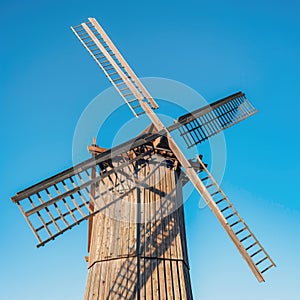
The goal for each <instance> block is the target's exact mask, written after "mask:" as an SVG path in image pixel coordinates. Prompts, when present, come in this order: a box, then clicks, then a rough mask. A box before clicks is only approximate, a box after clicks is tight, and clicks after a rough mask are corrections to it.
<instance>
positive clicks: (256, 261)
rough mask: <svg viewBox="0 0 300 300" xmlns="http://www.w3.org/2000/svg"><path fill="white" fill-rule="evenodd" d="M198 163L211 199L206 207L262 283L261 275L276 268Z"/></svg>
mask: <svg viewBox="0 0 300 300" xmlns="http://www.w3.org/2000/svg"><path fill="white" fill-rule="evenodd" d="M198 162H199V164H200V168H199V169H200V170H201V172H199V176H200V179H201V181H202V182H203V183H204V184H205V188H206V190H207V191H208V192H209V195H210V199H211V200H210V202H209V203H208V205H209V206H210V207H213V210H214V211H215V214H217V215H218V219H219V221H220V223H221V224H222V226H223V227H224V229H225V231H226V232H227V233H228V235H229V236H230V238H231V240H232V241H233V243H234V244H235V245H236V247H237V249H238V250H239V252H240V253H241V255H242V256H243V258H244V259H245V261H246V262H247V264H248V265H249V267H250V269H251V270H252V272H253V273H254V275H255V276H256V278H257V279H258V281H259V282H262V281H264V278H263V275H262V274H263V273H264V272H266V271H267V270H269V269H270V268H272V267H275V266H276V265H275V263H274V261H273V260H272V259H271V257H270V256H269V255H268V253H267V252H266V251H265V249H264V248H263V246H262V245H261V244H260V242H259V241H258V239H257V238H256V237H255V236H254V234H253V233H252V231H251V230H250V228H249V226H248V225H247V224H246V223H245V221H244V220H243V219H242V217H241V216H240V214H239V213H238V212H237V210H236V209H235V208H234V206H233V204H232V203H231V202H230V200H229V199H228V198H227V196H226V195H225V193H224V192H223V191H222V189H221V187H220V186H219V185H218V183H217V182H216V180H215V179H214V178H213V176H212V175H211V173H210V172H209V171H208V170H207V168H206V165H205V164H204V163H203V162H202V160H201V158H200V157H198Z"/></svg>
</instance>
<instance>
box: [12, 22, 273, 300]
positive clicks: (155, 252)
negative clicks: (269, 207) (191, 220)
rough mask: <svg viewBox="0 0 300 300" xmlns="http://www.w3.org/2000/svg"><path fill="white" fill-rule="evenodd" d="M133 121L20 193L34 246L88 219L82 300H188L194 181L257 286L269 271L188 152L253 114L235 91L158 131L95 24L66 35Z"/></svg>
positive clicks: (152, 104) (143, 93)
mask: <svg viewBox="0 0 300 300" xmlns="http://www.w3.org/2000/svg"><path fill="white" fill-rule="evenodd" d="M71 28H72V30H73V32H74V33H75V35H76V36H77V37H78V39H79V40H80V42H81V43H82V44H83V45H84V47H85V48H86V49H87V50H88V52H89V53H90V54H91V56H92V57H93V59H94V60H95V61H96V63H97V64H98V65H99V67H100V68H101V69H102V71H103V72H104V73H105V75H106V76H107V77H108V79H109V80H110V82H111V83H112V85H113V86H114V87H115V89H116V90H117V92H118V93H119V95H120V96H121V97H122V99H123V100H124V101H125V103H126V104H127V105H128V107H129V108H130V110H131V111H132V112H133V114H134V115H135V116H136V117H138V116H140V115H142V114H145V115H146V116H147V117H148V118H149V120H150V121H151V124H150V125H149V127H148V128H147V129H146V130H145V131H144V132H143V133H142V134H140V135H138V136H137V137H135V138H133V139H132V140H129V141H127V142H125V143H123V144H121V145H118V146H116V147H114V148H112V149H104V148H100V147H99V146H97V145H96V141H94V143H93V145H91V146H89V151H90V152H91V153H92V158H90V159H88V160H86V161H84V162H82V163H80V164H78V165H75V166H73V167H71V168H69V169H67V170H65V171H63V172H60V173H58V174H57V175H54V176H52V177H50V178H48V179H46V180H43V181H42V182H40V183H38V184H36V185H34V186H32V187H29V188H27V189H25V190H22V191H20V192H18V193H17V194H16V195H15V196H14V197H12V201H13V202H15V203H16V204H17V205H18V207H19V208H20V210H21V212H22V214H23V215H24V217H25V219H26V221H27V222H28V224H29V226H30V228H31V229H32V231H33V233H34V234H35V236H36V238H37V239H38V242H39V243H38V247H40V246H44V245H45V244H46V243H48V242H49V241H51V240H54V239H55V238H56V237H58V236H60V235H62V234H63V233H65V232H66V231H68V230H69V229H72V228H73V227H75V226H76V225H79V224H80V223H81V222H83V221H85V220H89V226H88V228H89V234H88V250H89V256H88V257H87V261H88V280H87V287H86V293H85V300H104V299H105V300H110V299H112V300H115V299H123V300H125V299H137V300H139V299H145V300H150V299H151V300H163V299H170V300H172V299H174V300H182V299H188V300H190V299H192V298H193V297H192V290H191V283H190V274H189V262H188V255H187V246H186V235H185V222H184V209H183V205H182V204H183V196H182V188H183V185H184V184H185V183H186V182H188V181H189V182H191V183H192V184H193V186H194V188H195V189H196V190H197V191H198V193H199V195H200V196H201V197H202V198H203V200H204V201H205V202H206V204H207V206H208V207H209V208H210V209H211V211H212V212H213V214H214V215H215V217H216V218H217V220H218V221H219V223H220V225H221V226H222V227H223V229H224V230H225V232H226V233H227V234H228V236H229V237H230V239H231V241H232V242H233V243H234V245H235V246H236V248H237V250H238V252H239V253H240V254H241V256H242V257H243V259H244V260H245V262H246V263H247V265H248V266H249V268H250V270H251V271H252V273H253V274H254V276H255V277H256V278H257V280H258V281H259V282H262V281H264V277H263V273H264V272H266V271H267V270H269V269H270V268H272V267H275V266H276V265H275V263H274V262H273V260H272V259H271V257H270V256H269V255H268V253H267V252H266V251H265V249H264V248H263V246H262V245H261V243H260V242H259V241H258V239H257V238H256V237H255V235H254V234H253V233H252V231H251V230H250V228H249V226H248V225H247V224H246V223H245V221H244V219H243V218H242V217H241V216H240V214H239V213H238V211H237V210H236V209H235V207H234V206H233V204H232V203H231V201H230V200H229V199H228V197H227V196H226V194H225V193H224V191H223V190H222V189H221V187H220V186H219V184H218V183H217V182H216V180H215V179H214V177H213V175H212V174H211V173H210V172H209V170H208V169H207V165H206V164H204V163H203V160H202V155H201V154H200V155H199V156H198V157H197V158H190V159H189V158H187V157H186V156H185V155H184V154H183V152H182V149H181V148H180V147H179V146H178V145H177V143H176V142H175V140H174V138H173V136H172V133H173V132H176V131H177V132H178V133H179V134H180V136H181V137H182V138H183V140H184V142H185V144H186V146H187V148H190V147H193V146H197V145H199V144H200V143H202V142H205V141H206V140H208V139H209V138H210V137H211V136H214V135H216V134H218V133H219V132H221V131H223V130H225V129H227V128H229V127H231V126H233V125H235V124H237V123H239V122H241V121H242V120H245V119H247V118H248V117H250V116H252V115H254V114H255V113H256V112H257V111H256V109H255V108H254V106H253V105H252V104H251V103H250V101H249V100H248V99H247V98H246V95H245V94H244V93H242V92H238V93H235V94H232V95H230V96H228V97H225V98H223V99H220V100H218V101H215V102H213V103H212V104H210V105H207V106H205V107H201V108H199V109H197V110H195V111H192V112H189V113H187V114H185V115H183V116H180V117H179V118H178V119H177V120H174V123H173V124H172V125H170V126H165V125H164V124H163V123H162V122H161V120H160V119H159V117H158V116H157V115H156V113H155V110H156V109H158V104H157V103H156V101H155V100H154V99H153V98H152V96H151V95H150V93H149V92H148V90H147V89H146V88H145V87H144V85H143V84H142V83H141V81H140V80H139V78H138V77H137V76H136V74H135V73H134V72H133V71H132V69H131V68H130V67H129V65H128V63H127V62H126V61H125V59H124V58H123V56H122V55H121V54H120V52H119V51H118V49H117V48H116V46H115V45H114V44H113V43H112V41H111V40H110V38H109V37H108V36H107V34H106V33H105V31H104V30H103V28H102V27H101V26H100V24H99V23H98V22H97V21H96V20H95V19H93V18H89V20H88V22H85V23H82V24H80V25H78V26H74V27H71Z"/></svg>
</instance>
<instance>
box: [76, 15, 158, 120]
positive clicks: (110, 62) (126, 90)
mask: <svg viewBox="0 0 300 300" xmlns="http://www.w3.org/2000/svg"><path fill="white" fill-rule="evenodd" d="M71 29H72V30H73V32H74V33H75V35H76V36H77V38H78V39H79V40H80V42H81V43H82V44H83V46H84V47H85V48H86V49H87V51H88V52H89V53H90V54H91V56H92V57H93V59H94V60H95V61H96V63H97V64H98V65H99V67H100V68H101V69H102V71H103V72H104V74H105V75H106V76H107V78H108V79H109V80H110V82H111V83H112V85H113V86H114V87H115V89H116V90H117V92H118V93H119V94H120V96H121V97H122V99H123V100H124V101H125V103H126V104H127V105H128V106H129V108H130V110H131V111H132V112H133V114H134V115H135V116H136V117H138V116H139V115H141V114H144V113H145V112H144V110H143V109H142V108H141V106H140V104H139V102H140V101H146V102H147V103H149V105H150V106H151V107H152V108H153V109H156V108H158V105H157V103H156V102H155V100H154V99H153V98H152V96H151V95H150V93H149V92H148V91H147V89H146V88H145V87H144V85H143V84H142V83H141V81H140V80H139V78H138V77H137V76H136V75H135V73H134V72H133V70H132V69H131V68H130V66H129V65H128V64H127V62H126V61H125V59H124V58H123V56H122V55H121V53H120V52H119V50H118V49H117V48H116V47H115V45H114V44H113V43H112V41H111V40H110V38H109V37H108V35H107V34H106V32H105V31H104V30H103V28H102V27H101V25H100V24H99V23H98V22H97V21H96V19H94V18H89V21H88V22H85V23H82V24H80V25H78V26H73V27H71Z"/></svg>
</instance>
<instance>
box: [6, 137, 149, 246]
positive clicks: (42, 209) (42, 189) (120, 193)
mask: <svg viewBox="0 0 300 300" xmlns="http://www.w3.org/2000/svg"><path fill="white" fill-rule="evenodd" d="M131 143H132V141H131ZM129 145H130V142H128V143H126V144H124V145H122V146H121V147H116V148H115V149H113V150H112V151H106V152H104V153H101V154H99V155H97V156H96V157H95V158H91V159H89V160H87V161H85V162H83V163H80V164H78V165H76V166H75V167H74V168H70V169H67V170H65V171H63V172H61V173H59V174H57V175H55V176H53V177H50V178H48V179H46V180H44V181H42V182H40V183H38V184H36V185H34V186H32V187H30V188H27V189H25V190H23V191H21V192H19V193H17V194H16V196H14V197H12V201H13V202H15V203H17V204H18V206H19V208H20V210H21V211H22V213H23V215H24V217H25V219H26V220H27V223H28V224H29V226H30V228H31V229H32V231H33V232H34V234H35V236H36V238H37V239H38V241H39V244H38V247H40V246H44V245H45V244H46V243H47V242H49V241H51V240H54V239H55V238H56V237H57V236H59V235H61V234H63V233H64V232H65V231H67V230H69V229H71V228H73V227H74V226H75V225H78V224H80V223H81V222H82V221H84V220H87V219H88V218H90V217H91V216H93V215H95V214H96V213H98V212H99V211H102V210H105V209H106V208H108V207H109V206H110V205H112V204H113V202H114V201H118V200H119V199H121V198H122V197H124V196H125V195H126V194H127V193H129V192H131V191H132V189H134V188H135V187H136V182H135V181H134V179H133V178H132V175H133V174H134V163H135V162H136V161H138V160H139V159H142V158H143V159H150V158H151V155H153V147H151V146H149V142H148V140H144V139H141V140H139V141H137V142H136V143H134V144H133V145H132V147H131V148H129V147H128V146H129ZM131 151H133V152H134V151H135V152H136V153H137V151H138V152H139V154H138V155H136V156H135V157H132V153H130V152H131ZM112 156H113V159H111V157H112ZM93 173H94V176H92V174H93ZM108 182H113V186H114V187H115V188H114V189H112V188H110V189H107V188H106V186H107V183H108ZM92 186H95V187H97V190H101V193H100V194H99V193H97V194H96V196H95V198H93V196H92V194H91V192H90V191H91V187H92ZM90 202H92V204H93V205H92V206H93V207H94V209H91V206H90ZM99 202H101V205H100V204H99Z"/></svg>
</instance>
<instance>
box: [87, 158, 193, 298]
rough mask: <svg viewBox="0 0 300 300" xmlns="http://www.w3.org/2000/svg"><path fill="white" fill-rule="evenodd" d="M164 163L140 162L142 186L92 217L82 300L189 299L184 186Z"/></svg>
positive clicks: (108, 182) (137, 178)
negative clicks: (86, 272)
mask: <svg viewBox="0 0 300 300" xmlns="http://www.w3.org/2000/svg"><path fill="white" fill-rule="evenodd" d="M162 159H163V158H162V157H161V156H159V157H158V160H153V161H152V160H151V161H148V163H147V162H146V163H144V164H143V162H141V164H139V165H138V166H137V167H138V168H139V170H138V171H137V176H136V178H135V179H132V180H139V181H140V182H141V181H142V184H141V185H138V186H137V188H136V189H134V190H133V191H132V192H131V193H129V194H128V195H127V196H126V197H125V198H124V199H122V200H119V201H116V202H115V204H114V205H111V206H109V208H108V209H107V210H106V211H105V212H103V213H99V214H97V215H96V216H95V217H94V218H93V229H92V239H91V248H90V256H89V263H88V279H87V286H86V293H85V300H100V299H101V300H104V299H105V300H107V299H123V300H125V299H176V300H177V299H178V300H181V299H192V291H191V285H190V274H189V265H188V257H187V246H186V236H185V224H184V210H183V206H182V201H183V200H182V185H181V183H180V180H179V179H178V176H179V173H178V172H179V171H178V170H176V166H175V167H174V166H173V163H174V159H173V160H172V159H169V158H167V160H164V161H163V162H160V163H158V161H160V160H162ZM126 180H127V181H126V183H127V184H128V182H130V180H129V179H126ZM113 182H114V178H110V179H109V178H108V179H107V181H106V184H107V185H112V184H113ZM131 184H132V182H131ZM98 188H99V189H100V191H101V187H98ZM123 188H125V189H126V186H124V187H123ZM118 189H119V191H117V192H116V193H122V187H116V190H118ZM102 200H103V201H104V202H105V199H102ZM107 201H113V200H111V199H107ZM138 203H140V206H139V205H137V204H138ZM98 205H101V204H98Z"/></svg>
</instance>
